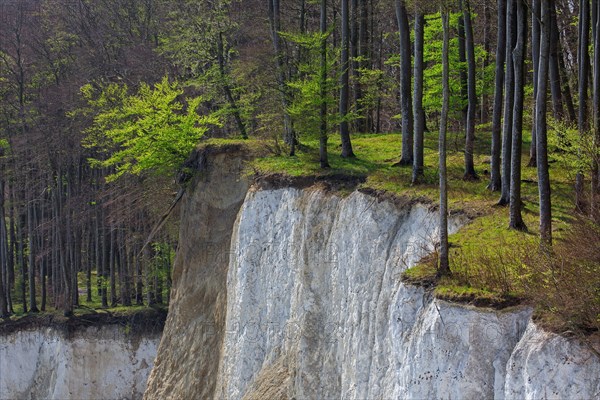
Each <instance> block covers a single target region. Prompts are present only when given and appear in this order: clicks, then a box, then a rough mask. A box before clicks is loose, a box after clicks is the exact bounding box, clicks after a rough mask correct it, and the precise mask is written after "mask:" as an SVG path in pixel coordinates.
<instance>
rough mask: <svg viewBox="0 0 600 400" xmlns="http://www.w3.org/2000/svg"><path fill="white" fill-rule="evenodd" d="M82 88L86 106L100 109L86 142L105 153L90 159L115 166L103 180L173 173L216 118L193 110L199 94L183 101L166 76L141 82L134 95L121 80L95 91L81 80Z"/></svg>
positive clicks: (101, 164)
mask: <svg viewBox="0 0 600 400" xmlns="http://www.w3.org/2000/svg"><path fill="white" fill-rule="evenodd" d="M82 94H83V96H84V97H85V99H86V100H87V101H88V104H89V106H90V108H91V110H99V112H97V113H96V114H95V115H94V117H93V124H92V126H91V127H90V128H89V129H88V130H87V135H88V136H87V139H86V145H87V146H88V147H93V148H96V149H97V150H98V151H99V152H100V154H101V155H103V156H104V157H103V158H101V157H98V158H96V159H93V160H92V165H94V166H98V167H102V168H115V170H114V173H112V174H110V175H109V176H108V177H107V181H114V180H115V179H117V178H119V177H120V176H122V175H123V174H125V173H128V174H133V175H140V174H142V173H146V172H151V173H155V174H174V173H175V172H176V171H177V170H178V169H179V168H180V167H181V166H182V165H183V162H184V161H185V160H186V158H187V157H188V156H189V155H190V153H191V152H192V150H193V149H194V148H195V147H196V146H197V144H198V142H199V140H200V138H201V137H202V136H203V135H204V133H206V131H207V130H208V129H209V126H211V125H219V124H220V122H219V119H218V118H217V117H215V116H214V115H209V116H200V115H198V112H197V109H198V107H199V105H200V103H201V101H202V98H201V97H196V98H191V99H186V100H185V101H183V100H182V99H181V97H182V95H183V90H182V89H181V88H180V87H179V84H178V83H177V82H169V80H168V78H166V77H165V78H163V80H162V81H161V82H158V83H156V84H155V85H154V86H153V87H151V86H149V85H147V84H144V83H142V84H141V85H140V88H139V89H138V91H137V93H135V94H133V95H129V94H128V87H127V86H126V85H117V84H110V85H108V86H106V87H105V88H104V89H103V90H102V91H101V92H100V93H97V92H96V91H94V89H93V88H92V86H91V85H86V86H84V87H83V88H82ZM88 112H90V110H88Z"/></svg>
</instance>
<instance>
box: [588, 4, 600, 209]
mask: <svg viewBox="0 0 600 400" xmlns="http://www.w3.org/2000/svg"><path fill="white" fill-rule="evenodd" d="M592 4H593V5H594V7H593V10H595V23H594V24H592V26H595V31H594V62H593V65H594V67H593V68H594V70H593V118H594V120H593V128H594V137H595V141H596V146H598V145H599V144H600V26H598V25H599V24H600V1H598V0H595V1H593V2H592ZM591 175H592V176H591V190H590V212H591V213H592V216H593V217H595V218H600V212H599V211H600V210H599V208H600V207H598V199H597V197H598V195H599V194H600V164H599V162H598V160H597V159H595V160H593V165H592V171H591Z"/></svg>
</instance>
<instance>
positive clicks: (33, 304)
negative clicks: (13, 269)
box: [27, 202, 40, 312]
mask: <svg viewBox="0 0 600 400" xmlns="http://www.w3.org/2000/svg"><path fill="white" fill-rule="evenodd" d="M33 226H34V212H33V203H32V202H29V204H28V205H27V250H28V252H29V262H28V264H29V311H30V312H39V311H40V310H39V309H38V308H37V299H36V298H35V296H36V290H35V253H36V250H35V246H34V243H33Z"/></svg>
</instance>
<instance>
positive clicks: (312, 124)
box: [281, 32, 353, 137]
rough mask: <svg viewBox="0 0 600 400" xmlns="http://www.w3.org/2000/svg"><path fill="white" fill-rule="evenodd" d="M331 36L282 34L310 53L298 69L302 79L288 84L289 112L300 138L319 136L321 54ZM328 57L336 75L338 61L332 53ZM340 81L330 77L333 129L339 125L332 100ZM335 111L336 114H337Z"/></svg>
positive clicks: (330, 117) (328, 87) (329, 107)
mask: <svg viewBox="0 0 600 400" xmlns="http://www.w3.org/2000/svg"><path fill="white" fill-rule="evenodd" d="M329 34H330V32H328V33H327V34H325V35H322V34H321V33H319V32H316V33H310V34H288V33H285V34H283V33H282V34H281V35H282V36H283V37H285V38H286V39H287V40H289V41H290V42H294V43H297V44H298V45H300V46H302V47H303V48H304V49H306V50H307V53H308V54H307V60H306V62H304V63H302V64H300V65H299V72H300V73H299V75H298V78H297V79H296V80H293V81H291V82H288V85H289V87H290V88H291V89H292V98H293V100H292V103H291V104H290V106H289V108H288V112H289V114H290V116H291V117H292V119H293V121H294V127H295V129H296V130H297V132H298V133H299V134H300V135H308V136H313V137H314V136H315V135H317V134H318V133H319V127H320V124H321V120H320V115H319V111H320V107H321V77H320V74H321V66H320V57H321V55H320V51H321V47H320V46H321V42H322V41H323V40H326V39H327V37H328V36H329ZM328 50H329V54H328V55H327V71H333V70H334V67H335V63H336V61H337V60H338V57H337V55H336V54H334V53H333V52H332V51H331V49H328ZM337 81H338V80H337V78H336V77H333V76H331V74H328V77H327V81H326V82H325V85H326V93H327V96H326V98H325V102H326V103H327V106H328V110H329V112H328V113H327V119H328V123H327V125H328V126H330V127H331V126H334V124H336V123H338V122H339V115H338V113H337V112H336V111H337V108H336V99H335V97H334V96H333V92H334V90H337ZM334 110H335V111H334ZM346 118H348V119H352V118H353V114H351V113H349V114H348V115H347V116H346Z"/></svg>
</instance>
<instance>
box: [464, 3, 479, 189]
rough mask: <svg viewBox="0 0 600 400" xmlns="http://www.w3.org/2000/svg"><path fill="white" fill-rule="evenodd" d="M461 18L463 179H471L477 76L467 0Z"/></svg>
mask: <svg viewBox="0 0 600 400" xmlns="http://www.w3.org/2000/svg"><path fill="white" fill-rule="evenodd" d="M463 19H464V24H465V47H466V50H467V67H468V85H467V93H468V99H469V103H468V109H467V121H466V122H467V125H466V132H465V134H466V135H465V174H464V176H463V179H465V180H468V181H471V180H476V179H478V177H477V173H476V172H475V163H474V161H473V153H474V151H475V115H476V113H477V89H476V85H477V76H476V64H475V40H474V39H473V25H472V23H471V6H470V3H469V0H464V4H463Z"/></svg>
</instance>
